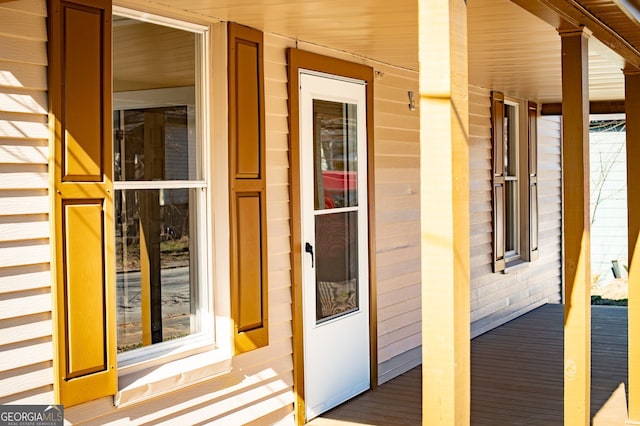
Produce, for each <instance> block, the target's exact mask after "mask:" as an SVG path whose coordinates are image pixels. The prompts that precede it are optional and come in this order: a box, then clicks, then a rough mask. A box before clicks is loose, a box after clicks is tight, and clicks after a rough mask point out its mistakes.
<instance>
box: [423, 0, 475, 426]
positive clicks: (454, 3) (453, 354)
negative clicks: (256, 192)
mask: <svg viewBox="0 0 640 426" xmlns="http://www.w3.org/2000/svg"><path fill="white" fill-rule="evenodd" d="M418 25H419V61H420V147H421V149H420V161H421V164H420V168H421V175H420V186H421V206H420V210H421V245H422V362H423V364H422V372H423V378H422V381H423V382H422V390H423V392H422V423H423V424H424V425H468V424H469V423H470V406H471V402H470V401H471V379H470V371H471V366H470V364H471V362H470V287H469V286H470V274H469V264H470V256H469V143H468V142H469V141H468V138H469V113H468V110H469V99H468V68H467V8H466V3H465V2H464V1H463V0H448V1H441V0H419V24H418Z"/></svg>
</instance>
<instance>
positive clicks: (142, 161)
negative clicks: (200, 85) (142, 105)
mask: <svg viewBox="0 0 640 426" xmlns="http://www.w3.org/2000/svg"><path fill="white" fill-rule="evenodd" d="M194 121H195V118H194V117H193V116H190V114H189V109H188V108H187V106H186V105H181V106H174V107H168V108H146V109H130V110H124V111H115V113H114V122H115V126H116V127H115V128H116V133H115V144H114V175H115V180H117V181H134V180H193V179H197V178H198V176H197V170H196V168H195V163H196V161H195V156H196V149H195V146H194V145H195V143H196V140H195V138H194V137H193V136H192V135H190V127H189V124H190V122H194ZM191 133H192V132H191ZM190 136H191V137H190Z"/></svg>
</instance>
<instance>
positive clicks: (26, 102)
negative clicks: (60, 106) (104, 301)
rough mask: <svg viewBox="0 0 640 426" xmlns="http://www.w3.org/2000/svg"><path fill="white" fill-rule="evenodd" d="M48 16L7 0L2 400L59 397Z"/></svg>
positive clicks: (32, 1)
mask: <svg viewBox="0 0 640 426" xmlns="http://www.w3.org/2000/svg"><path fill="white" fill-rule="evenodd" d="M46 13H47V10H46V2H45V1H44V0H24V1H14V2H5V3H0V404H14V403H23V404H29V403H46V402H51V401H52V400H53V368H52V353H53V348H52V343H51V303H52V302H51V274H50V269H49V262H50V259H51V253H50V246H49V235H50V228H49V223H48V215H47V212H48V210H49V196H48V189H47V188H48V186H49V183H48V179H49V176H48V172H47V163H48V156H49V149H48V137H49V133H48V124H47V123H48V117H47V111H48V106H47V50H46V41H47V25H46Z"/></svg>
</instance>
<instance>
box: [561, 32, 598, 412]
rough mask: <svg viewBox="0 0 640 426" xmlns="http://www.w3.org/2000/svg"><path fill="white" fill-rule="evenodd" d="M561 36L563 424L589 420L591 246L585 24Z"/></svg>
mask: <svg viewBox="0 0 640 426" xmlns="http://www.w3.org/2000/svg"><path fill="white" fill-rule="evenodd" d="M560 36H561V38H562V120H563V126H562V180H563V184H562V193H563V200H564V220H563V231H564V232H563V235H564V286H565V293H564V303H565V305H564V306H565V307H564V424H565V425H588V424H589V423H590V399H591V398H590V393H591V264H590V263H591V249H590V220H589V211H590V210H589V82H588V53H589V52H588V38H589V36H590V32H589V31H588V30H587V29H586V28H578V29H572V30H569V31H560Z"/></svg>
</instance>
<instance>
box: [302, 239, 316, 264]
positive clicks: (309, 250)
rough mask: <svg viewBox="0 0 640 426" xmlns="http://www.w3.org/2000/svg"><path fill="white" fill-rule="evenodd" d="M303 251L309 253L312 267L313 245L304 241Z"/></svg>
mask: <svg viewBox="0 0 640 426" xmlns="http://www.w3.org/2000/svg"><path fill="white" fill-rule="evenodd" d="M304 251H305V252H307V253H309V254H310V255H311V267H312V268H313V267H314V266H313V246H312V245H311V244H310V243H305V245H304Z"/></svg>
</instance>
